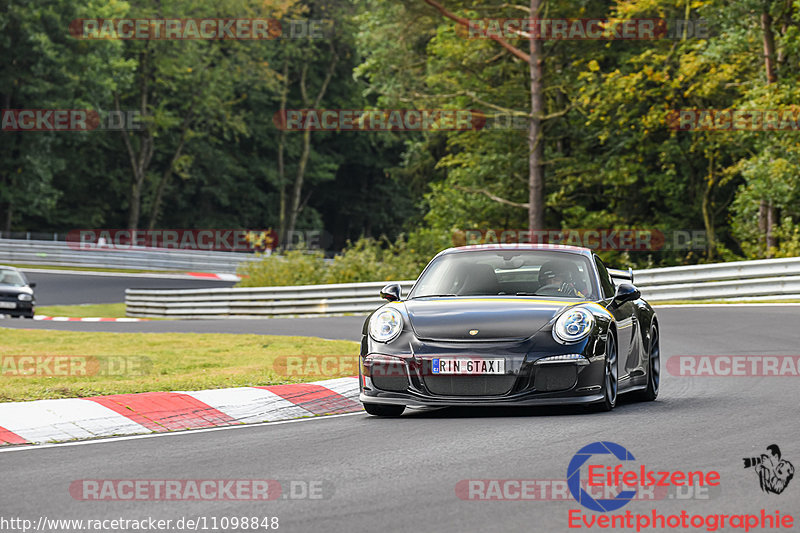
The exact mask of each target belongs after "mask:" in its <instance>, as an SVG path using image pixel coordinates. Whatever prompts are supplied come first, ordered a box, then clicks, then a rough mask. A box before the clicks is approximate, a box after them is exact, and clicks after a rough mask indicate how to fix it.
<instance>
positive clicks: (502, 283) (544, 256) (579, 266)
mask: <svg viewBox="0 0 800 533" xmlns="http://www.w3.org/2000/svg"><path fill="white" fill-rule="evenodd" d="M590 272H591V267H590V263H589V261H588V260H587V259H586V258H585V257H583V256H582V255H578V254H573V253H565V252H552V251H546V252H540V251H528V250H513V251H509V250H485V251H474V252H458V253H450V254H445V255H442V256H439V257H438V258H436V259H434V261H433V262H432V263H431V265H430V266H429V267H428V268H427V269H426V270H425V271H424V272H423V273H422V276H420V278H419V281H418V282H417V285H416V286H415V287H414V290H413V291H412V292H411V294H409V297H410V298H424V297H433V296H497V295H508V296H559V297H567V298H583V299H595V298H594V295H595V294H596V292H597V291H596V289H595V284H594V282H593V281H592V280H593V279H594V278H593V276H592V275H591V274H590Z"/></svg>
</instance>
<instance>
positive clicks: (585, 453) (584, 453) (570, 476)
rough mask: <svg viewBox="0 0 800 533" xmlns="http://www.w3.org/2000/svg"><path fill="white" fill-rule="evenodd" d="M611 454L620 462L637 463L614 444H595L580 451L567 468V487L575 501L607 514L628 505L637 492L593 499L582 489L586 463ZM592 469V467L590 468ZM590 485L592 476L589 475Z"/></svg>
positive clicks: (620, 447) (622, 492)
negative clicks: (582, 474)
mask: <svg viewBox="0 0 800 533" xmlns="http://www.w3.org/2000/svg"><path fill="white" fill-rule="evenodd" d="M602 454H611V455H613V456H614V457H616V458H617V459H619V460H620V461H635V460H636V458H635V457H634V456H633V454H632V453H631V452H629V451H628V450H626V449H625V448H623V447H622V446H620V445H619V444H615V443H613V442H607V441H604V442H593V443H591V444H588V445H586V446H584V447H583V448H581V449H580V450H578V453H576V454H575V455H574V456H573V457H572V460H571V461H570V462H569V466H568V467H567V487H569V492H570V494H572V497H573V498H575V501H576V502H578V503H579V504H581V505H583V506H584V507H588V508H589V509H591V510H592V511H599V512H601V513H605V512H607V511H615V510H617V509H619V508H620V507H623V506H624V505H626V504H627V503H628V502H629V501H631V499H633V497H634V496H636V491H635V490H624V491H621V492H620V493H619V494H617V495H616V497H614V498H611V499H599V500H596V499H594V498H592V497H591V496H590V495H589V493H588V492H586V491H585V490H584V489H583V488H582V487H581V466H583V464H584V463H586V462H587V461H588V460H589V459H590V458H591V457H592V456H593V455H602ZM590 468H591V467H590ZM589 478H590V482H589V483H590V484H593V483H592V482H591V478H592V475H591V473H590V474H589Z"/></svg>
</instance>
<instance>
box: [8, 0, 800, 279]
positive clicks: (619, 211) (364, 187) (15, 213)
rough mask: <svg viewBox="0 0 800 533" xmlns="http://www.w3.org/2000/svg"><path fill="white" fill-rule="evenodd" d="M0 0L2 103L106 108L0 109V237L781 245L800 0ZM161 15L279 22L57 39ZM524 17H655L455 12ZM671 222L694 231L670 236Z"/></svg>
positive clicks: (674, 254) (787, 205) (788, 209)
mask: <svg viewBox="0 0 800 533" xmlns="http://www.w3.org/2000/svg"><path fill="white" fill-rule="evenodd" d="M0 7H1V9H0V27H2V28H3V31H2V34H0V55H1V56H2V67H0V107H2V109H3V110H4V111H8V110H21V109H83V110H95V111H97V112H98V113H99V115H100V117H101V118H102V119H103V120H101V121H100V123H101V124H105V127H99V128H97V129H95V130H93V131H85V132H41V131H38V132H34V131H29V132H26V131H11V130H12V129H13V128H11V127H8V125H7V123H6V121H5V119H6V118H7V116H8V115H7V114H4V123H3V131H2V132H0V142H1V143H2V157H0V231H4V232H20V231H21V232H61V233H66V232H68V231H69V230H72V229H75V228H137V229H157V228H254V229H266V228H272V229H274V230H275V231H277V232H278V233H279V234H280V235H281V236H283V239H284V240H286V239H285V236H286V235H290V234H292V233H293V232H297V231H310V230H316V231H323V232H325V234H326V235H329V238H328V239H327V240H326V248H327V250H328V252H329V253H331V252H334V251H339V250H342V249H343V248H345V247H347V246H348V242H351V243H355V242H356V241H358V239H360V238H367V239H375V240H376V242H378V243H383V244H382V246H384V248H386V247H389V248H391V249H392V250H394V251H395V253H420V252H423V251H424V252H425V253H429V250H435V249H436V248H439V247H441V246H446V245H447V244H448V243H449V242H458V241H459V239H461V240H462V241H463V237H464V235H468V233H467V232H469V231H472V232H473V233H474V232H475V231H477V232H478V234H480V235H483V236H485V230H486V229H492V230H495V231H497V230H504V229H511V230H558V229H562V228H578V229H581V230H590V229H595V230H596V229H605V230H608V229H630V228H638V229H641V228H645V229H647V230H655V231H657V232H658V233H659V234H660V235H662V236H663V239H664V241H665V243H666V244H665V245H664V246H662V247H660V248H659V249H657V250H653V249H650V250H644V251H630V250H622V251H619V250H617V251H609V250H604V253H605V254H607V255H610V256H612V257H613V258H616V259H624V260H626V261H627V262H630V263H633V264H636V265H639V266H644V265H648V264H649V265H652V264H679V263H694V262H702V261H719V260H733V259H738V258H758V257H777V256H789V255H800V192H798V180H800V178H799V177H798V168H800V166H799V165H798V163H800V144H799V143H798V133H797V129H798V128H800V125H798V120H800V105H798V102H800V98H799V97H800V88H799V87H798V83H797V82H798V74H800V6H799V5H798V3H797V2H794V1H792V0H758V1H756V0H736V1H733V2H730V1H721V0H616V1H611V2H606V1H595V0H575V1H573V0H560V1H558V2H555V1H552V0H531V1H530V2H524V3H519V4H515V3H508V2H505V1H504V0H497V1H480V0H439V1H434V0H327V1H325V0H319V1H317V0H213V1H212V0H136V1H133V0H132V1H129V2H123V1H111V0H103V1H101V0H0ZM173 17H181V18H184V19H186V18H229V17H236V18H249V19H255V18H268V19H275V20H277V21H280V22H281V23H282V24H281V28H284V35H282V36H276V37H275V38H271V39H258V40H248V39H243V40H235V39H188V40H174V39H173V40H170V39H162V40H153V39H108V38H100V39H87V38H79V37H76V36H75V35H74V32H72V33H71V31H70V27H71V25H73V26H74V21H76V20H79V19H86V18H93V19H98V18H102V19H123V18H130V19H159V18H173ZM532 17H533V18H536V19H552V20H556V19H557V20H567V21H569V20H574V19H590V18H592V19H594V18H597V19H604V20H617V19H619V20H631V19H637V20H638V19H657V20H660V21H662V22H663V23H665V24H666V25H667V26H668V27H669V28H668V29H669V31H667V32H665V33H664V34H663V35H659V36H658V37H657V38H653V39H624V38H620V39H614V38H600V39H581V38H573V39H570V38H555V37H554V36H550V37H547V36H545V37H542V38H530V36H526V35H524V34H523V33H521V32H520V31H511V32H508V31H502V32H498V33H496V34H492V33H484V34H483V35H477V36H476V35H475V33H476V32H475V31H474V30H475V28H474V27H472V26H471V23H470V21H481V20H483V21H485V20H489V19H494V20H504V19H526V18H532ZM309 21H322V22H324V24H323V25H322V26H323V31H321V33H320V35H315V36H311V35H309V34H308V32H306V33H305V34H304V33H303V32H302V31H300V32H298V35H300V36H299V37H297V36H296V35H288V32H286V28H290V27H293V25H294V26H296V27H298V28H302V27H303V24H305V23H308V22H309ZM680 21H688V23H687V22H684V23H683V24H678V22H680ZM676 28H677V29H676ZM701 30H702V31H701ZM304 35H305V36H304ZM293 37H295V38H293ZM298 109H337V110H364V109H372V110H376V109H384V110H388V109H417V110H472V112H473V113H477V114H478V115H479V116H481V117H482V120H483V122H482V124H483V127H481V128H467V129H452V128H451V129H448V128H430V129H429V130H427V131H418V130H415V131H384V130H381V131H318V130H317V131H312V130H309V129H306V130H304V131H296V130H291V129H287V128H285V127H281V122H280V120H277V119H276V117H280V116H282V115H281V113H285V112H286V110H298ZM681 110H715V111H716V112H728V113H731V112H736V111H737V110H750V112H752V114H751V115H748V117H751V118H752V117H754V116H755V115H757V114H758V113H762V115H759V116H760V117H761V119H759V120H761V122H759V123H758V124H755V123H748V124H747V125H745V126H746V127H739V128H727V129H726V128H713V127H696V128H694V129H692V128H684V127H682V124H683V123H680V117H681V115H680V111H681ZM765 111H769V112H776V113H779V115H778V116H779V117H780V119H779V120H773V119H772V118H770V117H768V116H767V114H766V113H765ZM115 112H118V113H121V114H122V115H125V116H135V117H136V124H137V125H136V127H130V128H127V127H126V128H122V129H119V128H115V127H114V126H113V124H111V125H109V124H107V122H108V121H107V120H105V118H107V117H109V116H112V115H114V113H115ZM126 114H127V115H126ZM122 115H115V116H122ZM787 116H788V118H787ZM676 117H678V118H676ZM684 118H685V117H684ZM717 118H718V117H717ZM104 120H105V122H104ZM748 120H749V119H748ZM753 121H755V119H753ZM676 122H679V124H678V125H677V126H676ZM707 122H708V120H706V121H705V122H703V121H698V124H706V123H707ZM711 122H713V120H712V121H711ZM683 235H691V236H693V237H692V238H693V239H694V240H690V241H686V240H685V239H684V240H682V241H681V242H682V243H683V244H684V245H683V246H674V242H675V238H676V237H675V236H678V237H680V236H683ZM370 242H372V241H370ZM409 243H411V244H409ZM414 243H421V244H419V245H414ZM671 244H672V245H671ZM350 246H353V245H352V244H351V245H350ZM360 246H361V249H362V250H363V243H362V245H360Z"/></svg>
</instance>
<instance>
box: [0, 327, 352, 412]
mask: <svg viewBox="0 0 800 533" xmlns="http://www.w3.org/2000/svg"><path fill="white" fill-rule="evenodd" d="M2 336H3V342H2V345H0V362H1V363H2V372H0V384H2V386H0V401H4V402H9V401H23V400H41V399H47V398H81V397H88V396H98V395H104V394H123V393H132V392H147V391H177V390H203V389H215V388H226V387H248V386H263V385H277V384H282V383H299V382H304V381H317V380H319V379H327V378H336V377H345V376H348V375H354V374H355V373H357V372H358V370H357V369H358V366H357V359H358V343H357V342H353V341H339V340H324V339H319V338H315V337H285V336H277V335H232V334H224V333H89V332H75V331H49V330H17V329H4V330H2ZM21 355H33V356H95V357H88V358H83V357H79V358H73V359H72V360H71V361H78V362H80V361H84V367H85V368H86V369H87V372H86V373H87V374H94V375H68V374H70V373H71V372H70V371H68V370H67V371H63V370H61V371H59V370H58V368H57V366H56V365H57V363H56V361H55V360H53V362H50V363H47V364H43V365H42V366H41V369H40V371H39V374H41V373H42V372H45V371H46V369H48V368H49V369H50V370H51V371H53V372H55V373H57V374H60V375H32V376H20V375H18V374H16V372H19V371H21V370H28V371H29V370H30V368H31V365H30V364H29V363H26V364H27V366H26V367H25V368H21V366H22V365H21V360H20V358H19V357H10V356H21ZM298 355H300V356H309V355H313V356H338V357H340V358H344V359H347V360H348V363H347V364H346V365H345V364H342V365H341V366H340V367H336V366H334V367H332V370H333V371H332V372H329V373H328V374H327V375H325V376H324V377H320V376H319V375H304V374H302V373H301V372H295V373H293V374H295V375H292V376H287V375H286V374H287V372H286V371H285V370H283V369H284V368H285V364H284V366H283V367H281V365H280V364H279V361H281V359H279V358H281V356H298ZM40 360H41V361H43V360H44V359H40ZM86 360H88V361H89V363H88V364H85V361H86ZM276 360H277V361H276ZM283 360H284V361H285V359H283ZM98 361H99V362H100V363H99V366H98V364H97V362H98ZM276 363H277V364H276ZM69 364H73V363H72V362H70V363H69ZM337 368H342V370H343V371H344V372H340V373H335V371H336V369H337ZM354 369H355V371H354ZM79 372H80V365H79V366H78V369H77V371H76V372H72V373H79ZM63 374H67V375H63ZM296 374H301V375H296Z"/></svg>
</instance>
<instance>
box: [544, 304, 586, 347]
mask: <svg viewBox="0 0 800 533" xmlns="http://www.w3.org/2000/svg"><path fill="white" fill-rule="evenodd" d="M593 327H594V315H592V313H591V312H589V311H587V310H586V309H583V308H580V307H576V308H574V309H570V310H569V311H566V312H565V313H562V314H561V316H560V317H558V320H556V324H555V326H553V334H554V335H555V336H556V338H557V340H560V341H561V342H577V341H579V340H581V339H583V338H584V337H586V336H587V335H588V334H589V333H591V331H592V328H593Z"/></svg>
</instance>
